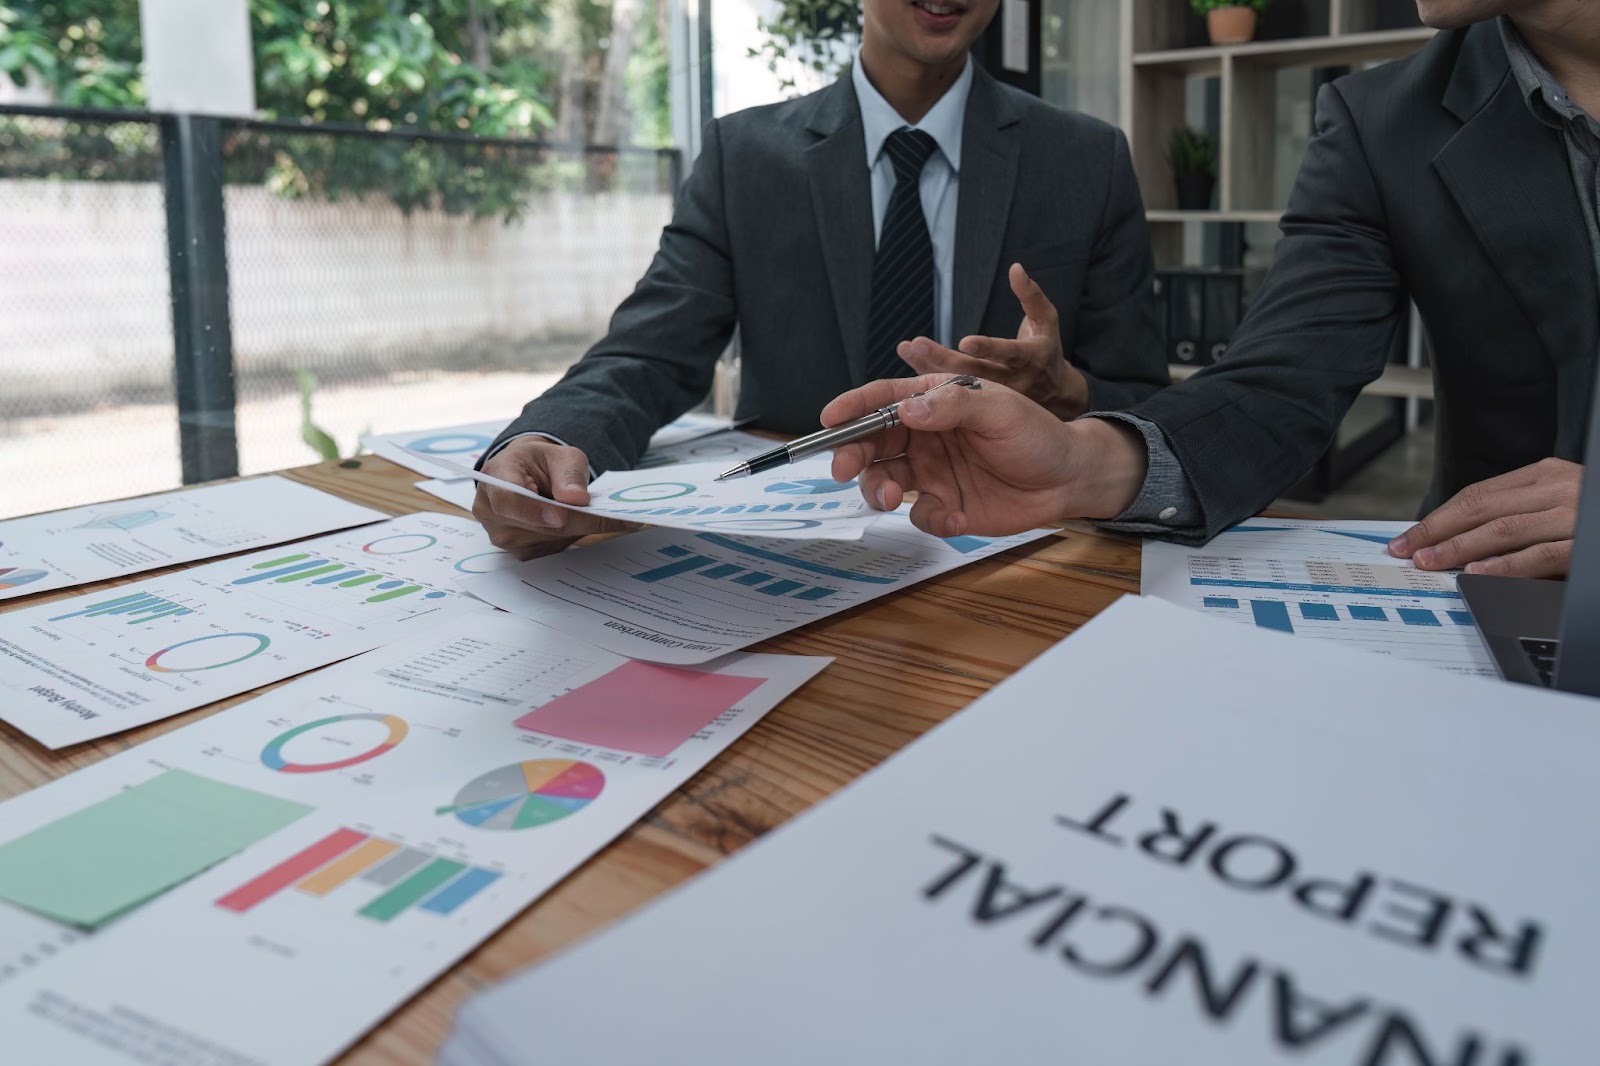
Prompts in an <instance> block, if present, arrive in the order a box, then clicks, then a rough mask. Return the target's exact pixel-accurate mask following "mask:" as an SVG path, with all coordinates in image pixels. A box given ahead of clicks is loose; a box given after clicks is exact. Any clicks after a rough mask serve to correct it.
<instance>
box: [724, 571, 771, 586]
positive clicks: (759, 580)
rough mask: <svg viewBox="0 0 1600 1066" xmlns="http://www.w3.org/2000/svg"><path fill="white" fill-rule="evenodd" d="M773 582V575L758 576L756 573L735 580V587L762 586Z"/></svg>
mask: <svg viewBox="0 0 1600 1066" xmlns="http://www.w3.org/2000/svg"><path fill="white" fill-rule="evenodd" d="M771 580H772V575H771V574H758V573H755V572H754V571H752V572H750V573H748V574H746V575H744V577H736V578H734V579H733V583H734V584H735V585H760V584H764V583H766V582H768V581H771Z"/></svg>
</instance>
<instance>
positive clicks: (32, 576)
mask: <svg viewBox="0 0 1600 1066" xmlns="http://www.w3.org/2000/svg"><path fill="white" fill-rule="evenodd" d="M49 576H50V571H48V570H24V569H23V568H22V567H20V566H0V589H17V588H21V587H22V586H23V585H31V584H33V583H34V582H35V581H43V580H44V579H45V578H47V577H49Z"/></svg>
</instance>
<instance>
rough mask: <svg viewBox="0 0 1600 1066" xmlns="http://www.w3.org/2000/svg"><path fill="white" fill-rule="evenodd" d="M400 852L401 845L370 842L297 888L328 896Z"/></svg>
mask: <svg viewBox="0 0 1600 1066" xmlns="http://www.w3.org/2000/svg"><path fill="white" fill-rule="evenodd" d="M399 850H400V845H399V844H395V843H392V842H391V841H388V840H376V839H372V840H368V841H367V842H366V843H364V844H362V845H361V846H360V847H358V848H356V849H355V850H354V851H350V852H346V853H345V854H344V855H343V856H341V857H340V858H339V859H337V860H336V861H334V862H331V863H329V864H328V865H327V866H324V867H323V868H322V869H320V870H318V871H317V872H316V873H314V874H312V875H311V876H310V877H308V878H306V879H305V880H304V881H301V882H300V883H299V884H298V885H296V886H295V887H296V888H298V889H299V890H300V891H302V892H307V893H310V894H311V895H313V896H326V895H327V894H328V893H329V892H332V891H333V890H334V889H336V888H338V887H339V886H340V885H342V884H344V883H345V882H346V881H348V880H350V879H351V878H353V877H356V876H358V875H360V874H361V873H362V872H363V871H364V870H366V869H367V868H368V867H369V866H376V865H377V864H378V863H379V862H381V861H382V860H384V859H386V858H388V857H389V856H390V855H392V854H393V853H394V852H397V851H399Z"/></svg>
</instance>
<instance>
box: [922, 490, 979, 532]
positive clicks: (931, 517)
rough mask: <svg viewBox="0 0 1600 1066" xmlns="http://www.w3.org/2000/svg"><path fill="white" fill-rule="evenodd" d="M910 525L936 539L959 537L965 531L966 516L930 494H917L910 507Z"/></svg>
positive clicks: (940, 498)
mask: <svg viewBox="0 0 1600 1066" xmlns="http://www.w3.org/2000/svg"><path fill="white" fill-rule="evenodd" d="M911 524H912V525H914V526H916V527H917V528H918V529H920V530H922V531H923V532H924V533H932V534H933V535H934V536H936V537H959V536H961V534H963V533H965V532H966V531H967V516H966V515H964V514H962V513H961V511H960V510H958V509H956V508H953V507H951V506H950V505H949V504H947V503H946V502H945V501H944V499H943V497H941V496H938V495H935V494H934V493H931V492H919V493H917V502H916V503H913V504H912V505H911Z"/></svg>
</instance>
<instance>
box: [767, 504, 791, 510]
mask: <svg viewBox="0 0 1600 1066" xmlns="http://www.w3.org/2000/svg"><path fill="white" fill-rule="evenodd" d="M772 509H773V510H774V511H791V510H793V509H794V504H792V503H780V504H778V505H776V506H775V507H773V508H772Z"/></svg>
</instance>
